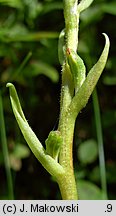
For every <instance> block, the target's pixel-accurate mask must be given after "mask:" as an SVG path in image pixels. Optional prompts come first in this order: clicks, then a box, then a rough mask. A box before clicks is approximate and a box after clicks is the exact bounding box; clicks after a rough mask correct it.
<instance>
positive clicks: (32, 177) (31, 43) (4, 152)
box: [0, 0, 116, 200]
mask: <svg viewBox="0 0 116 216" xmlns="http://www.w3.org/2000/svg"><path fill="white" fill-rule="evenodd" d="M115 20H116V2H115V0H112V1H108V0H95V1H94V2H93V4H92V5H91V7H90V8H88V9H87V10H86V11H84V12H83V13H82V14H81V17H80V28H79V47H78V53H79V54H80V56H81V57H82V58H83V60H84V61H85V65H86V67H87V71H88V70H89V69H90V68H91V66H92V65H93V64H94V63H95V62H96V61H97V59H98V57H99V55H100V53H101V51H102V49H103V46H104V38H103V36H102V33H103V32H105V33H107V34H108V36H109V38H110V41H111V47H110V53H109V58H108V61H107V65H106V67H105V69H104V72H103V74H102V76H101V78H100V80H99V82H98V85H97V93H98V100H99V106H100V113H101V122H102V136H103V143H104V151H105V163H106V176H107V188H108V198H109V199H116V89H115V88H116V86H115V85H116V71H115V70H116V69H115V68H116V67H115V63H116V43H115V41H116V21H115ZM63 28H64V17H63V3H62V0H57V1H56V0H0V91H1V95H0V199H1V200H2V199H11V198H14V199H61V196H60V192H59V188H58V185H57V184H56V182H55V181H54V179H52V178H51V177H50V175H49V174H48V173H47V171H46V170H44V168H43V167H42V166H41V164H40V163H39V162H38V161H37V159H36V158H35V157H34V155H33V154H32V153H31V151H30V150H29V148H28V146H27V144H26V142H25V140H24V138H23V136H22V134H21V132H20V130H19V128H18V125H17V123H16V120H15V118H14V115H13V113H12V109H11V105H10V100H9V93H8V89H6V83H7V82H13V84H15V86H16V88H17V91H18V94H19V97H20V100H21V104H22V107H23V110H24V113H25V116H26V118H27V120H28V122H29V124H30V126H31V127H32V129H33V130H34V132H35V133H36V135H37V136H38V138H39V139H40V141H41V142H42V143H43V145H44V146H45V144H44V143H45V139H46V138H47V136H48V134H49V132H50V131H51V130H55V129H56V128H57V124H58V117H59V106H60V87H61V66H60V64H59V60H58V53H57V50H58V36H59V33H60V31H61V30H62V29H63ZM95 116H96V112H95V110H94V109H93V100H92V97H91V99H90V100H89V103H88V104H87V106H86V108H84V109H83V110H82V112H81V113H80V114H79V116H78V118H77V122H76V127H75V135H74V168H75V176H76V180H77V181H78V188H79V197H80V199H102V191H101V179H100V172H99V159H98V158H99V157H98V143H97V142H98V140H97V133H96V126H95ZM4 121H5V127H4ZM7 146H8V149H7ZM8 156H9V157H8ZM9 167H10V169H9ZM10 171H11V173H10ZM11 176H12V178H11ZM12 189H13V193H12Z"/></svg>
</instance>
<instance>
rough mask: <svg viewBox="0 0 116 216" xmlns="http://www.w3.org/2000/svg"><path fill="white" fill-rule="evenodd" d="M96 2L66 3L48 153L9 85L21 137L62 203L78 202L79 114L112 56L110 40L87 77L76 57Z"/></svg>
mask: <svg viewBox="0 0 116 216" xmlns="http://www.w3.org/2000/svg"><path fill="white" fill-rule="evenodd" d="M92 2H93V0H82V1H81V2H80V3H79V2H78V0H64V17H65V29H64V31H63V32H62V34H61V35H60V38H59V60H60V62H61V63H62V86H61V101H60V115H59V124H58V129H57V130H56V131H52V132H50V134H49V136H48V138H47V140H46V149H44V147H43V146H42V144H41V143H40V141H39V140H38V138H37V137H36V135H35V134H34V132H33V131H32V129H31V128H30V126H29V124H28V122H27V120H26V118H25V116H24V114H23V111H22V108H21V105H20V102H19V98H18V95H17V92H16V89H15V87H14V85H13V84H11V83H8V84H7V87H9V90H10V99H11V104H12V108H13V112H14V115H15V117H16V120H17V122H18V124H19V127H20V129H21V131H22V134H23V136H24V138H25V140H26V141H27V143H28V145H29V147H30V148H31V150H32V152H33V153H34V155H35V156H36V157H37V159H38V160H39V161H40V163H41V164H42V165H43V166H44V168H45V169H46V170H47V171H48V172H49V173H50V174H51V175H52V176H53V177H55V179H56V181H57V183H58V185H59V188H60V191H61V195H62V198H63V199H78V194H77V187H76V182H75V177H74V170H73V155H72V147H73V135H74V127H75V121H76V118H77V116H78V114H79V112H80V111H81V110H82V109H83V108H84V107H85V106H86V104H87V102H88V99H89V97H90V95H91V94H92V92H93V89H94V87H95V85H96V83H97V81H98V79H99V77H100V75H101V73H102V71H103V69H104V67H105V64H106V60H107V57H108V52H109V39H108V36H107V35H106V34H105V33H103V35H104V36H105V47H104V49H103V51H102V54H101V56H100V58H99V60H98V61H97V63H96V64H95V65H94V66H93V67H92V69H91V70H90V71H89V73H88V74H87V76H86V75H85V70H86V69H85V65H84V62H83V60H82V59H81V58H80V57H79V56H78V55H77V54H76V52H77V47H78V30H79V16H80V13H81V12H82V11H83V10H85V9H86V8H87V7H89V5H90V4H91V3H92Z"/></svg>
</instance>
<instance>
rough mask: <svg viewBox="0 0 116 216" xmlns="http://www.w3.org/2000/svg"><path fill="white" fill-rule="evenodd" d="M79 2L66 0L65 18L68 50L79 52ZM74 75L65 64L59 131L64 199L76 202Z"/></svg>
mask: <svg viewBox="0 0 116 216" xmlns="http://www.w3.org/2000/svg"><path fill="white" fill-rule="evenodd" d="M77 3H78V1H77V0H64V18H65V35H66V50H67V49H68V48H70V49H72V50H74V51H75V52H76V50H77V44H78V22H79V15H78V13H77ZM73 90H74V89H73V84H72V74H71V72H70V69H69V66H68V64H67V63H66V62H65V63H64V64H63V69H62V87H61V104H60V119H59V126H58V130H59V131H60V132H61V134H62V137H63V144H62V147H61V151H60V157H59V163H60V165H61V166H62V167H63V168H64V170H65V174H64V175H63V176H62V178H60V179H59V180H58V184H59V187H60V191H61V195H62V199H65V200H76V199H77V198H78V196H77V188H76V182H75V177H74V169H73V156H72V148H73V135H74V126H75V120H76V117H75V118H73V116H72V113H71V112H70V110H69V109H68V106H69V105H70V103H71V100H72V96H73Z"/></svg>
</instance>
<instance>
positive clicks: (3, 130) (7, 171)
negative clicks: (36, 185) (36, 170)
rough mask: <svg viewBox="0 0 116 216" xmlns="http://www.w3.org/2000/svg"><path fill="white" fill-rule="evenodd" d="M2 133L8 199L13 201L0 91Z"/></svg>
mask: <svg viewBox="0 0 116 216" xmlns="http://www.w3.org/2000/svg"><path fill="white" fill-rule="evenodd" d="M0 133H1V143H2V150H3V155H4V164H5V169H6V177H7V186H8V198H9V199H11V200H13V199H14V194H13V182H12V175H11V170H10V162H9V156H8V147H7V139H6V131H5V122H4V113H3V105H2V95H1V91H0Z"/></svg>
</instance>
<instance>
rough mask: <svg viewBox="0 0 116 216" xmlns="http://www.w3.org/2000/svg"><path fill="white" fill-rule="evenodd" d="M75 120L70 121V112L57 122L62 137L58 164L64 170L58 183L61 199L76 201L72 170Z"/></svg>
mask: <svg viewBox="0 0 116 216" xmlns="http://www.w3.org/2000/svg"><path fill="white" fill-rule="evenodd" d="M74 125H75V120H74V119H72V116H71V115H70V112H67V113H66V115H64V116H63V119H61V121H60V122H59V130H60V131H61V134H62V137H63V145H62V147H61V152H60V158H59V163H60V164H61V165H62V167H63V168H64V170H65V174H64V175H62V178H60V181H59V182H58V184H59V187H60V191H61V194H62V198H63V199H66V200H71V199H72V200H76V199H77V188H76V182H75V177H74V170H73V156H72V147H73V133H74Z"/></svg>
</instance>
